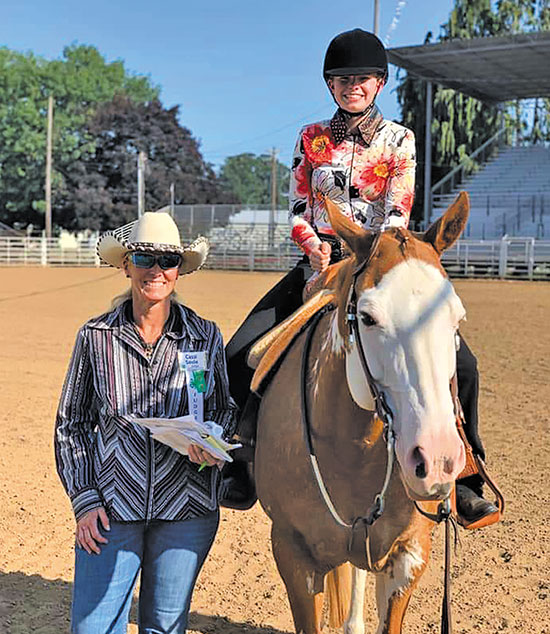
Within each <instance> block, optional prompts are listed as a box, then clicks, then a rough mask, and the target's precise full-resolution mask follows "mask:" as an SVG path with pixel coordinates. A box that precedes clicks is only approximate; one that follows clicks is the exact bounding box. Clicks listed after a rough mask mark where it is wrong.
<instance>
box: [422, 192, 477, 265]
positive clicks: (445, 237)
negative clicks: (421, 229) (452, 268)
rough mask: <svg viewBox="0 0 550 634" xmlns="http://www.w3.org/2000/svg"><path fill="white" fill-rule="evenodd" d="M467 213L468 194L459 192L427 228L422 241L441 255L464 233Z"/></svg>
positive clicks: (468, 207) (468, 208)
mask: <svg viewBox="0 0 550 634" xmlns="http://www.w3.org/2000/svg"><path fill="white" fill-rule="evenodd" d="M469 213H470V199H469V198H468V194H467V193H466V192H460V194H459V195H458V196H457V197H456V198H455V200H454V201H453V202H452V203H451V205H450V206H449V208H448V209H447V211H446V212H445V213H444V214H443V215H442V216H441V218H439V220H436V222H434V223H433V225H431V226H430V227H429V228H428V230H427V231H426V232H425V233H424V235H423V237H422V239H423V240H424V241H425V242H430V243H431V244H432V245H433V247H434V249H435V250H436V251H437V252H438V253H443V251H445V249H448V248H449V247H452V246H453V244H454V243H455V242H456V241H457V240H458V238H459V237H460V234H461V233H462V232H463V231H464V227H466V222H467V221H468V214H469Z"/></svg>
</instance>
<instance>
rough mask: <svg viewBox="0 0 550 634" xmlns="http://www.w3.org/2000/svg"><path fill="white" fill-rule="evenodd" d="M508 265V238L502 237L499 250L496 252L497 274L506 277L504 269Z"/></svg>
mask: <svg viewBox="0 0 550 634" xmlns="http://www.w3.org/2000/svg"><path fill="white" fill-rule="evenodd" d="M507 267H508V240H507V239H506V238H502V240H501V241H500V252H499V254H498V276H499V277H501V278H505V277H506V269H507Z"/></svg>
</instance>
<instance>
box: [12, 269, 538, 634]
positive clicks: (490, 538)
mask: <svg viewBox="0 0 550 634" xmlns="http://www.w3.org/2000/svg"><path fill="white" fill-rule="evenodd" d="M279 277H280V276H279V275H275V274H254V273H248V274H247V273H233V272H211V271H204V272H200V273H196V274H194V275H191V276H189V277H187V278H185V279H183V280H182V281H181V282H180V286H179V291H180V294H181V296H182V298H183V299H184V301H185V302H186V303H188V304H189V305H190V306H191V307H192V308H194V309H195V310H197V311H198V312H200V313H201V314H202V315H204V316H205V317H208V318H210V319H214V320H216V321H217V322H218V323H219V325H220V327H221V329H222V331H223V334H224V336H225V338H226V339H227V338H228V337H229V336H230V335H231V334H232V333H233V332H234V330H235V328H236V327H237V326H238V324H239V323H240V321H241V319H242V318H243V317H244V315H245V314H246V313H247V311H248V309H249V308H250V307H251V306H252V305H253V304H254V303H255V301H256V300H257V299H258V298H259V297H260V296H261V295H262V294H263V293H264V291H265V290H267V289H268V288H269V287H270V286H272V285H273V284H274V283H275V281H277V280H278V279H279ZM125 283H126V280H125V279H124V277H123V276H122V275H121V274H120V273H115V272H113V271H112V270H106V269H102V270H93V269H80V270H77V269H57V270H51V269H8V268H3V269H0V323H1V325H2V328H1V330H0V351H1V359H2V362H1V364H0V377H1V378H0V385H1V388H0V389H1V404H2V407H1V412H0V425H1V427H0V429H1V433H0V508H1V509H2V510H1V512H0V634H30V633H41V634H60V633H63V632H68V631H69V608H70V600H71V588H72V565H73V561H72V546H73V529H74V522H73V518H72V515H71V510H70V506H69V503H68V500H67V499H66V497H65V494H64V491H63V490H62V488H61V485H60V484H59V481H58V479H57V475H56V472H55V466H54V459H53V450H52V431H53V420H54V414H55V409H56V406H57V400H58V397H59V392H60V389H61V385H62V381H63V377H64V374H65V370H66V367H67V363H68V359H69V355H70V352H71V349H72V345H73V341H74V336H75V333H76V330H77V328H78V326H79V325H80V324H82V323H83V322H84V321H85V320H86V319H87V318H88V317H90V316H92V315H95V314H98V313H100V312H103V311H104V310H105V309H107V308H108V306H109V302H110V298H111V297H113V296H114V295H115V294H117V293H118V292H120V291H122V290H123V289H124V287H125ZM456 286H457V289H458V292H459V294H460V295H461V297H462V299H463V301H464V303H465V305H466V308H467V310H468V321H467V323H466V324H465V325H464V327H463V329H462V330H463V333H464V334H465V335H466V337H467V339H468V340H469V343H470V346H471V347H472V348H473V350H474V351H475V352H476V354H477V356H478V358H479V364H480V368H481V373H482V389H481V414H482V419H481V420H482V436H483V438H484V439H485V443H486V446H487V450H488V456H489V463H490V467H491V471H492V472H493V473H494V475H495V476H496V478H497V480H498V481H499V483H500V484H501V486H502V488H503V490H504V492H505V496H506V498H507V503H508V507H507V512H506V515H505V518H504V520H503V521H502V523H501V524H499V525H497V526H493V527H490V528H487V529H484V530H482V531H477V532H474V533H466V532H465V531H463V530H461V532H460V537H461V548H460V550H459V553H458V556H457V557H456V558H455V559H454V563H453V606H454V607H453V612H454V626H455V629H454V632H455V634H466V633H468V634H469V633H472V634H474V633H476V634H477V633H479V632H482V633H485V634H489V633H490V634H492V633H494V632H510V633H511V632H521V633H524V634H549V633H550V617H549V614H550V575H549V572H548V571H549V568H550V566H549V564H550V560H549V555H548V553H549V546H550V543H549V542H550V540H549V535H550V529H549V508H550V507H549V502H550V500H549V495H548V482H549V477H550V473H549V469H548V467H549V465H550V459H549V456H548V452H549V451H550V442H549V440H550V434H549V428H550V424H549V423H550V418H549V413H548V408H549V405H550V381H549V377H550V327H549V317H550V286H549V285H548V284H544V283H522V282H500V281H461V282H457V283H456ZM441 543H442V529H436V535H435V547H434V552H433V558H432V561H431V563H430V566H429V569H428V571H427V573H426V574H425V575H424V578H423V580H422V582H421V586H420V589H419V590H417V591H416V593H415V594H414V595H413V599H412V601H411V605H410V608H409V612H408V615H407V619H406V625H405V628H404V631H405V632H407V633H408V634H412V633H415V634H425V633H426V632H438V631H439V604H440V600H441V592H442V589H441V585H440V579H441ZM372 587H373V586H372V583H369V590H370V592H369V596H368V600H367V607H366V620H367V623H368V626H367V631H369V632H371V631H372V632H374V631H375V629H376V628H375V627H374V601H373V598H372ZM190 629H191V630H192V631H193V632H202V633H203V634H210V633H216V634H218V633H224V634H239V633H242V632H246V633H247V634H279V633H280V632H290V631H292V621H291V617H290V611H289V608H288V605H287V601H286V595H285V593H284V590H283V586H282V582H281V581H280V579H279V577H278V574H277V572H276V569H275V565H274V562H273V559H272V555H271V552H270V546H269V521H268V520H267V518H266V516H265V515H264V514H263V512H262V510H261V508H260V507H259V505H256V506H255V507H254V508H253V509H252V510H251V511H248V512H244V513H243V512H234V511H228V510H224V511H223V512H222V523H221V527H220V531H219V534H218V537H217V540H216V543H215V545H214V548H213V551H212V553H211V556H210V558H209V560H208V561H207V564H206V565H205V568H204V569H203V571H202V573H201V576H200V579H199V582H198V584H197V587H196V591H195V596H194V601H193V606H192V616H191V622H190ZM129 631H131V632H133V633H135V632H137V627H136V625H135V618H133V624H132V625H131V626H130V630H129Z"/></svg>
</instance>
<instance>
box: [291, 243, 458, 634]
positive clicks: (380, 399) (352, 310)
mask: <svg viewBox="0 0 550 634" xmlns="http://www.w3.org/2000/svg"><path fill="white" fill-rule="evenodd" d="M380 238H381V234H377V235H376V236H375V238H374V241H373V244H372V246H371V249H370V254H369V256H368V257H367V258H365V260H363V261H362V262H360V263H359V264H358V265H357V266H356V267H355V269H354V271H353V274H352V280H351V289H350V295H349V300H348V303H347V307H346V323H347V325H348V341H349V344H350V345H353V344H356V346H357V351H358V356H359V360H360V362H361V367H362V370H363V373H364V375H365V378H366V380H367V384H368V386H369V390H370V392H371V395H372V398H373V401H374V404H375V411H376V415H377V416H378V418H379V419H380V420H381V422H382V424H383V435H384V439H385V441H386V451H387V461H386V473H385V477H384V483H383V485H382V488H381V490H380V492H379V493H378V494H377V495H376V496H375V498H374V501H373V503H372V504H371V506H370V508H369V509H368V511H367V513H366V515H364V516H358V517H355V518H354V519H353V520H352V521H351V522H346V521H345V520H344V519H342V517H341V516H340V515H339V514H338V511H337V510H336V507H335V505H334V503H333V502H332V500H331V498H330V495H329V493H328V491H327V488H326V486H325V484H324V481H323V478H322V475H321V471H320V469H319V464H318V461H317V457H316V455H315V450H314V447H313V442H312V435H311V422H310V417H309V408H308V402H307V368H308V362H309V353H310V349H311V343H312V340H313V335H314V333H315V331H316V328H317V325H318V324H319V322H320V320H321V318H322V317H323V316H324V315H325V314H327V312H328V311H331V310H334V309H335V306H334V305H333V304H329V305H327V306H325V307H324V308H323V309H322V310H321V311H319V312H318V313H317V314H316V315H315V316H314V318H313V320H312V322H311V324H310V326H309V328H308V330H307V333H306V339H305V342H304V348H303V352H302V368H301V405H302V407H301V411H302V425H303V429H304V437H305V441H306V445H307V449H308V452H309V457H310V463H311V467H312V470H313V474H314V476H315V480H316V482H317V486H318V488H319V491H320V493H321V495H322V497H323V500H324V502H325V505H326V506H327V508H328V510H329V512H330V514H331V515H332V517H333V518H334V520H335V521H336V522H337V523H338V524H339V525H340V526H342V527H344V528H347V529H350V530H351V533H350V538H349V542H348V552H349V553H350V555H351V557H352V558H353V559H355V560H357V559H356V558H357V557H358V558H359V560H360V561H361V562H362V566H361V567H364V568H366V570H368V571H369V572H379V571H380V570H381V569H382V565H380V562H373V561H372V555H371V548H370V539H369V530H368V528H369V526H372V525H373V524H374V522H375V521H376V520H377V519H378V518H379V517H380V516H381V515H382V513H383V512H384V509H385V497H386V494H387V490H388V487H389V483H390V480H391V475H392V472H393V465H394V462H395V435H394V430H393V413H392V411H391V408H390V407H389V405H388V403H387V400H386V397H385V395H384V392H383V391H382V390H381V389H380V387H379V386H378V383H377V382H376V380H375V379H374V377H373V375H372V372H371V371H370V368H369V364H368V362H367V357H366V355H365V350H364V348H363V342H362V340H361V336H360V333H359V324H358V317H357V280H358V278H359V276H360V275H361V274H362V273H363V272H364V271H365V269H366V268H367V266H368V265H369V263H370V262H371V260H372V258H373V256H374V253H375V251H376V247H377V246H378V243H379V241H380ZM455 380H456V377H455ZM453 404H454V407H455V414H456V415H457V416H458V415H460V414H461V410H460V409H459V411H458V412H457V407H458V408H460V403H459V401H458V397H456V398H455V394H454V393H453ZM413 501H414V500H413ZM414 504H415V506H416V509H417V510H418V511H419V512H420V513H421V514H422V515H423V516H425V517H427V518H428V519H430V520H431V521H434V522H437V523H439V522H442V521H445V578H444V594H443V606H442V629H441V633H442V634H451V610H450V553H451V532H450V528H451V526H453V527H454V528H455V535H456V523H455V520H454V519H453V517H452V514H451V501H450V497H447V498H446V499H445V500H443V501H442V502H441V503H440V504H439V507H438V509H437V512H436V513H428V512H426V511H424V510H423V509H422V508H421V507H420V506H419V504H418V503H417V502H416V501H414Z"/></svg>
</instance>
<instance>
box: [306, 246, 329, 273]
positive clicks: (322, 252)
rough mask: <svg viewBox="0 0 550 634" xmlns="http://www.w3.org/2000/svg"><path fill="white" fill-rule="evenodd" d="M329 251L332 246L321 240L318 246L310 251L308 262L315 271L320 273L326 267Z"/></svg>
mask: <svg viewBox="0 0 550 634" xmlns="http://www.w3.org/2000/svg"><path fill="white" fill-rule="evenodd" d="M331 251H332V248H331V246H330V244H329V243H328V242H321V244H320V246H318V247H315V248H314V249H312V250H311V251H310V253H309V263H310V264H311V268H312V269H313V270H314V271H315V272H316V273H322V272H323V271H325V270H326V269H327V268H328V265H329V264H330V253H331Z"/></svg>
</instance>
